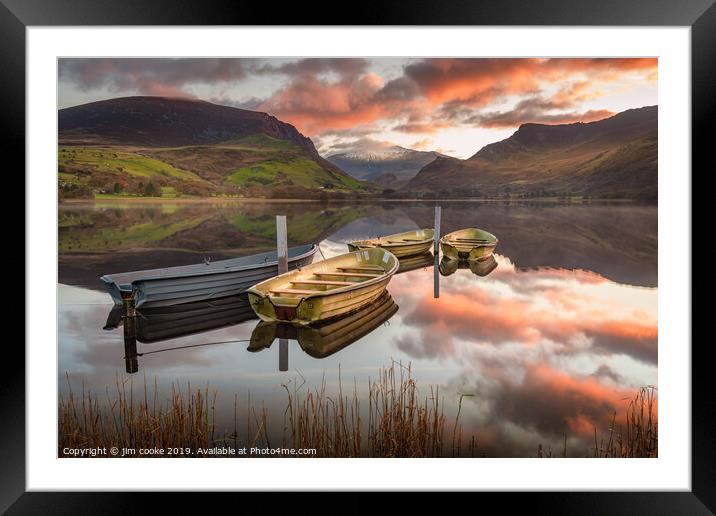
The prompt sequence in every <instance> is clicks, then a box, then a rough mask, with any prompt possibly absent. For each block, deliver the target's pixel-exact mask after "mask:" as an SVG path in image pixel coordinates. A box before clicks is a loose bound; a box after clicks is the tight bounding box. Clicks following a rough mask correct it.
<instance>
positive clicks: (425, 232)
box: [348, 229, 435, 258]
mask: <svg viewBox="0 0 716 516" xmlns="http://www.w3.org/2000/svg"><path fill="white" fill-rule="evenodd" d="M434 236H435V230H433V229H417V230H413V231H405V232H403V233H396V234H394V235H388V236H383V237H378V238H369V239H367V240H356V241H355V242H349V243H348V249H349V250H350V251H358V250H361V249H371V248H373V247H380V248H382V249H386V250H387V251H390V252H391V253H393V254H394V255H395V256H397V257H398V258H402V257H403V256H415V255H420V254H423V253H425V252H427V251H428V250H429V249H430V246H431V245H432V243H433V237H434Z"/></svg>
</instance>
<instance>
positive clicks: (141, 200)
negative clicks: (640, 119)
mask: <svg viewBox="0 0 716 516" xmlns="http://www.w3.org/2000/svg"><path fill="white" fill-rule="evenodd" d="M376 202H381V203H382V202H419V203H436V202H441V203H443V202H490V203H495V202H496V203H526V202H551V203H558V204H592V203H616V204H627V203H629V204H640V205H648V206H657V205H658V203H655V202H645V201H640V200H638V199H629V198H618V199H609V198H591V199H587V200H585V199H583V198H580V197H575V198H573V199H564V198H558V197H533V198H530V199H502V198H481V197H477V198H476V197H447V198H436V199H421V198H403V199H394V198H390V197H375V198H370V199H290V198H287V199H281V198H276V199H274V198H263V197H189V198H181V197H179V198H166V199H165V198H161V197H126V198H122V197H117V198H106V197H105V198H99V199H63V200H62V201H61V202H59V203H58V206H62V205H71V204H108V203H126V204H226V203H231V204H241V203H249V204H256V203H262V204H274V203H280V204H287V203H295V204H302V203H312V204H318V203H320V204H331V203H376Z"/></svg>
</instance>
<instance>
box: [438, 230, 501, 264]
mask: <svg viewBox="0 0 716 516" xmlns="http://www.w3.org/2000/svg"><path fill="white" fill-rule="evenodd" d="M496 245H497V237H496V236H495V235H493V234H492V233H488V232H487V231H485V230H484V229H478V228H467V229H460V230H459V231H453V232H452V233H448V234H447V235H445V236H443V237H442V238H441V239H440V248H441V249H442V251H443V256H445V257H447V258H448V259H450V260H482V259H484V258H487V257H489V256H491V255H492V252H493V251H494V250H495V246H496Z"/></svg>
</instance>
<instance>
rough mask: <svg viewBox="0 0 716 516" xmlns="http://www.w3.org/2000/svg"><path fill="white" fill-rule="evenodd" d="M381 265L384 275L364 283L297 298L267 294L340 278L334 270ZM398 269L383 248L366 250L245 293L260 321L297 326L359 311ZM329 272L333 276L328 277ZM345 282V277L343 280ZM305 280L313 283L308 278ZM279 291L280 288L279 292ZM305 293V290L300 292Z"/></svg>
mask: <svg viewBox="0 0 716 516" xmlns="http://www.w3.org/2000/svg"><path fill="white" fill-rule="evenodd" d="M380 264H382V265H383V266H384V269H383V270H384V273H383V274H381V275H380V276H376V277H374V278H371V279H369V280H368V281H364V282H355V283H351V284H350V285H346V286H343V287H340V288H333V289H331V290H315V291H314V292H315V294H314V293H313V292H311V293H307V294H304V295H301V296H298V297H297V296H295V295H292V294H286V295H281V294H278V295H275V294H271V289H272V288H277V287H280V286H282V285H288V284H291V283H294V282H298V283H300V281H292V280H300V279H307V278H313V277H314V276H316V277H329V278H330V277H336V278H337V277H340V275H343V274H346V273H344V272H341V273H338V274H335V271H336V267H341V266H343V267H347V268H349V269H350V268H352V267H350V266H352V265H355V266H356V267H364V266H379V265H380ZM397 268H398V259H397V258H396V257H395V256H394V255H393V254H391V253H390V252H387V251H385V250H383V249H368V250H363V251H355V252H352V253H346V254H344V255H340V256H337V257H334V258H330V259H328V260H325V261H322V262H318V263H316V264H313V265H311V266H308V267H306V268H304V269H303V270H301V271H294V272H288V273H286V274H282V275H281V276H278V277H276V278H273V279H271V280H269V281H266V282H263V283H261V284H258V285H254V286H253V287H251V288H250V289H249V290H248V295H249V302H250V303H251V306H252V308H253V309H254V311H255V312H256V315H258V316H259V318H261V320H263V321H267V322H271V321H278V322H290V323H293V324H299V325H308V324H316V323H318V322H320V321H326V320H330V319H333V318H335V317H341V316H344V315H347V314H350V313H352V312H354V311H357V310H360V309H361V308H362V307H364V306H366V305H367V304H368V303H371V302H372V301H374V300H375V299H377V298H378V297H380V295H381V294H382V293H383V292H384V291H385V289H386V287H387V285H388V283H389V282H390V279H391V278H392V276H393V274H395V271H396V270H397ZM332 272H333V274H332ZM344 279H345V278H344ZM309 281H316V280H315V279H310V280H309ZM279 290H280V289H279ZM304 292H309V291H304Z"/></svg>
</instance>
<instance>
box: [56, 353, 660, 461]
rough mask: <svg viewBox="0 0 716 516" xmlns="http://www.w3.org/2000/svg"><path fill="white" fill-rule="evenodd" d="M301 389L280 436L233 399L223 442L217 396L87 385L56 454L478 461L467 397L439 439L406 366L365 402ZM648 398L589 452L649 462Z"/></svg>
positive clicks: (252, 407)
mask: <svg viewBox="0 0 716 516" xmlns="http://www.w3.org/2000/svg"><path fill="white" fill-rule="evenodd" d="M68 383H69V378H68ZM305 384H306V382H305V380H303V381H302V382H301V383H299V382H297V381H290V382H288V383H286V384H283V385H282V387H283V388H284V390H285V392H286V405H285V410H284V413H283V428H282V431H281V429H280V427H279V428H278V429H276V428H272V424H273V425H275V424H276V423H275V422H274V423H271V422H270V421H271V420H270V418H269V411H268V409H267V408H266V407H265V406H264V404H263V402H262V403H261V404H256V403H255V402H252V400H251V393H250V392H249V393H247V399H246V406H245V407H244V410H243V414H244V415H243V416H242V415H240V412H239V397H238V395H235V396H234V407H233V409H234V421H233V428H231V431H228V429H227V431H226V432H224V433H223V434H221V435H218V434H217V432H216V423H215V413H216V408H215V406H216V398H217V393H216V392H210V391H209V389H208V387H205V388H203V389H201V388H192V386H191V385H190V384H187V385H186V387H184V388H181V389H180V388H179V387H178V386H175V385H172V387H171V390H170V392H169V395H168V397H166V398H164V399H163V400H161V401H160V400H159V399H158V398H157V393H158V388H157V385H156V381H155V383H154V388H153V389H150V388H149V387H148V386H147V382H146V378H145V380H144V385H143V392H141V394H140V395H139V396H136V395H135V389H134V385H133V382H132V380H131V379H129V380H127V379H120V378H119V377H117V379H116V381H115V386H114V387H113V388H112V389H110V388H109V387H108V388H107V389H105V393H104V394H103V395H101V396H98V395H96V394H95V393H93V392H91V391H87V390H85V388H84V385H83V386H82V389H81V394H80V395H75V394H74V392H73V390H72V388H71V386H70V389H69V394H68V395H67V396H63V397H61V398H60V402H59V429H58V430H59V439H58V450H59V455H60V456H63V454H62V450H63V449H64V448H94V447H105V448H107V449H109V448H111V447H117V448H120V449H121V448H134V449H141V448H165V449H166V448H189V449H191V450H197V449H198V448H212V447H215V446H226V445H233V446H234V447H235V448H238V447H239V446H248V447H254V446H262V447H269V448H270V447H271V446H278V445H280V446H281V447H283V448H293V449H299V448H304V449H305V448H313V449H315V450H316V452H315V454H314V455H312V456H313V457H445V456H453V457H459V456H461V454H462V453H464V454H465V455H467V456H470V457H475V456H477V454H478V452H479V450H478V441H477V437H476V436H474V435H471V436H470V437H468V438H467V443H466V446H463V437H462V427H461V425H460V413H461V410H462V401H463V398H465V397H471V396H474V394H461V395H460V398H459V401H458V403H457V410H456V415H455V418H454V421H453V422H452V429H448V430H447V432H448V433H446V427H447V426H449V425H448V423H447V418H446V416H445V413H444V408H443V405H444V400H443V399H442V397H441V394H440V390H439V388H438V387H437V386H430V387H429V389H428V390H427V391H424V392H422V393H421V391H419V389H418V386H417V384H416V382H415V380H414V378H413V377H412V370H411V366H410V364H408V365H404V364H402V363H400V362H393V363H392V364H391V366H390V367H384V368H381V369H380V370H379V371H378V375H377V377H376V378H375V379H369V380H368V385H367V395H359V387H358V385H357V382H356V381H355V380H354V381H353V382H352V385H351V386H350V388H349V389H348V390H344V386H343V379H342V377H341V370H340V367H339V372H338V388H337V392H336V393H334V394H329V393H328V392H327V389H326V381H325V377H324V378H323V379H322V381H321V382H320V384H319V385H318V386H316V387H314V388H311V389H308V388H304V386H305ZM655 391H656V390H655V388H653V387H644V388H642V389H640V390H639V391H638V393H637V394H636V396H635V397H634V398H633V399H632V400H630V401H629V404H628V406H627V408H626V413H625V417H624V418H623V421H624V424H621V425H616V421H617V417H616V413H615V414H614V416H613V418H612V424H611V427H610V428H609V430H608V432H606V433H604V434H603V435H602V436H601V438H598V437H597V431H596V429H595V433H594V446H593V448H592V449H591V450H590V451H589V453H588V454H587V455H588V456H592V457H656V456H657V452H658V424H657V413H656V392H655ZM150 392H151V393H152V394H151V395H150ZM364 394H366V393H364ZM361 400H362V401H361ZM242 419H244V420H242ZM273 421H275V420H273ZM239 434H245V435H239ZM279 441H280V442H279ZM446 444H447V447H446V446H445V445H446ZM559 448H561V449H559ZM559 448H558V449H559V452H557V453H555V454H553V452H552V449H551V447H548V448H547V449H544V448H543V447H542V445H540V446H539V448H538V452H537V456H538V457H553V456H557V455H558V454H559V455H560V456H564V457H566V456H567V436H566V435H565V436H564V441H563V443H560V446H559ZM585 451H586V450H585ZM481 455H482V456H484V452H482V454H481Z"/></svg>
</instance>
